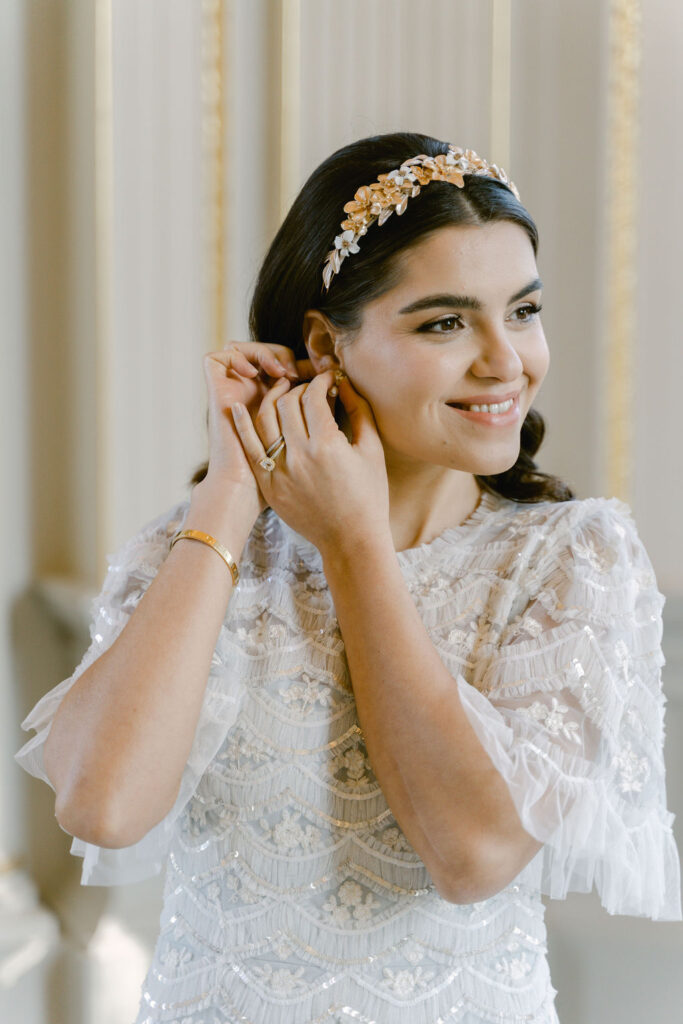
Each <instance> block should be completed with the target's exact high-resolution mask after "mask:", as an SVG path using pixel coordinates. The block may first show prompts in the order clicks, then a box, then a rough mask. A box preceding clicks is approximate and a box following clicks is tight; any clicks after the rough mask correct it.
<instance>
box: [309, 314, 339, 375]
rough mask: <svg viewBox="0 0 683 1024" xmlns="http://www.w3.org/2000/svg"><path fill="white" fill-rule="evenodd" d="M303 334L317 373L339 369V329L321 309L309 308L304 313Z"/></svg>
mask: <svg viewBox="0 0 683 1024" xmlns="http://www.w3.org/2000/svg"><path fill="white" fill-rule="evenodd" d="M303 336H304V342H305V344H306V349H307V351H308V355H309V358H310V360H311V362H312V364H313V369H314V371H315V372H316V373H324V372H325V370H337V369H339V365H340V364H339V359H338V358H337V351H336V349H337V339H338V336H339V335H338V331H337V330H336V328H334V327H333V326H332V324H331V323H330V321H329V320H328V319H327V317H326V316H325V314H324V313H321V312H320V310H319V309H308V310H306V312H305V313H304V323H303Z"/></svg>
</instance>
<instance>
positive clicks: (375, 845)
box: [17, 494, 681, 1024]
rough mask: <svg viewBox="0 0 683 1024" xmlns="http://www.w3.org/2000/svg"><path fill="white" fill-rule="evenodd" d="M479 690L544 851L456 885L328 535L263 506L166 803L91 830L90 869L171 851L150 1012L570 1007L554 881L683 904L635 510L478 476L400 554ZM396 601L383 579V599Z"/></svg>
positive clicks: (192, 1017) (319, 1017) (210, 1017)
mask: <svg viewBox="0 0 683 1024" xmlns="http://www.w3.org/2000/svg"><path fill="white" fill-rule="evenodd" d="M188 509H189V502H188V501H184V502H181V503H179V504H178V505H176V506H174V507H173V508H172V509H170V510H168V511H167V512H166V513H164V514H163V515H161V516H159V517H158V518H157V519H155V520H153V521H152V522H151V523H149V524H148V525H147V526H145V527H144V528H143V529H142V530H141V531H140V532H139V533H138V534H137V535H136V536H135V537H134V538H132V539H131V540H130V541H129V542H128V543H127V544H126V545H125V546H124V547H123V548H122V549H121V550H120V551H119V552H118V553H117V554H116V555H114V556H113V557H111V558H110V568H109V572H108V574H107V577H106V580H105V583H104V586H103V590H102V593H101V594H100V596H99V598H98V599H97V601H96V603H95V606H94V608H93V624H92V627H91V634H92V644H91V646H90V648H89V650H88V651H87V652H86V654H85V656H84V659H83V661H82V663H81V665H79V667H78V669H77V670H76V672H75V673H74V675H73V676H72V677H71V678H70V679H68V680H65V681H64V682H63V683H61V684H60V685H59V686H57V687H56V688H55V689H54V690H52V691H50V693H48V694H46V696H45V697H43V699H42V700H41V701H40V702H39V703H38V704H37V705H36V707H35V708H34V709H33V711H32V712H31V714H30V715H29V716H28V718H27V719H26V721H25V722H24V723H23V724H24V727H25V728H27V729H28V728H33V729H35V730H36V733H37V735H36V736H34V737H33V738H32V739H31V740H29V741H28V743H27V744H25V745H24V747H23V748H22V750H21V751H20V752H19V753H18V754H17V759H18V760H19V762H20V763H21V764H22V765H23V766H24V767H25V768H26V769H27V770H28V771H30V772H32V774H34V775H37V776H38V777H40V778H43V779H45V781H48V780H47V777H46V775H45V773H44V769H43V766H42V756H41V750H42V745H43V743H44V741H45V737H46V735H47V732H48V730H49V726H50V722H51V720H52V717H53V715H54V712H55V710H56V707H57V706H58V704H59V701H60V699H61V697H62V696H63V694H64V692H65V691H66V689H68V687H69V686H70V685H71V683H72V682H73V681H74V680H75V679H76V678H78V676H79V675H80V673H81V672H82V671H84V669H85V668H86V667H87V666H88V665H89V664H91V662H92V661H93V660H94V659H95V658H96V657H98V656H99V655H100V654H101V653H102V652H103V650H105V649H106V648H107V647H108V646H109V645H110V644H111V643H112V642H113V640H114V639H115V637H116V636H117V635H118V633H119V631H120V630H121V629H122V628H123V626H124V625H125V623H126V621H127V620H128V618H129V616H130V614H131V612H132V611H133V609H134V608H135V606H136V604H137V602H138V601H139V599H140V597H141V595H142V594H143V593H144V591H145V589H146V587H147V586H148V585H149V583H150V582H151V580H152V579H153V577H154V574H155V572H156V571H157V569H158V568H159V566H160V565H161V563H162V562H163V560H164V558H165V557H166V556H167V554H168V551H169V543H170V538H171V536H172V534H173V533H174V532H175V531H176V530H177V529H178V528H179V527H180V526H181V525H182V524H183V523H184V521H185V517H186V515H187V511H188ZM397 557H398V559H399V562H400V565H401V568H402V572H403V575H404V578H405V581H406V584H407V586H408V588H409V590H410V593H411V594H412V597H413V599H414V601H415V603H416V606H417V608H418V609H419V612H420V615H421V617H422V620H423V622H424V624H425V626H426V628H427V630H428V632H429V636H430V637H431V640H432V642H433V643H434V645H435V647H436V649H437V650H438V652H439V655H440V657H441V658H442V660H443V663H444V664H445V665H446V666H447V668H448V669H449V670H450V672H451V673H452V676H453V686H454V688H457V690H458V694H459V697H460V700H461V702H462V706H463V709H464V711H465V713H466V714H467V716H468V719H469V721H470V722H471V724H472V726H473V728H474V730H475V732H476V734H477V736H478V738H479V740H480V742H481V743H482V745H483V746H484V747H485V749H486V751H487V752H488V754H489V756H490V757H491V759H492V761H493V764H494V765H495V767H496V768H497V769H498V771H499V772H500V773H501V774H502V775H503V777H504V778H505V780H506V782H507V784H508V786H509V789H510V792H511V794H512V797H513V799H514V802H515V805H516V807H517V810H518V813H519V816H520V819H521V821H522V824H523V825H524V827H525V828H526V829H527V831H528V832H529V833H530V834H531V835H533V836H534V837H535V838H536V839H538V840H539V841H541V842H543V843H544V846H543V848H542V849H541V850H540V851H539V852H538V854H537V855H536V856H535V857H534V858H533V860H531V861H530V862H529V863H528V864H527V866H526V867H525V868H524V870H523V871H522V872H521V873H520V874H519V875H518V877H517V878H515V879H514V880H513V881H512V882H511V883H510V884H509V885H508V886H507V887H506V888H505V889H503V890H502V891H501V892H499V893H498V894H496V895H495V896H493V897H491V898H489V899H486V900H483V901H482V902H478V903H472V904H463V905H460V904H455V903H449V902H448V901H446V900H445V899H443V898H442V897H440V896H439V894H438V893H437V891H436V889H435V887H434V885H433V883H432V881H431V879H430V876H429V874H428V872H427V870H426V868H425V866H424V865H423V863H422V862H421V860H420V858H419V857H418V856H417V854H416V853H415V852H414V851H413V849H412V848H411V846H410V844H409V843H408V842H407V840H406V838H405V836H404V835H403V833H402V831H401V829H400V827H399V825H398V824H397V822H396V820H395V818H394V817H393V815H392V812H391V810H390V809H389V807H388V806H387V803H386V800H385V799H384V796H383V794H382V791H381V790H380V788H379V785H378V782H377V780H376V778H375V776H374V775H373V772H372V768H371V766H370V763H369V761H368V757H367V751H366V748H365V745H364V742H363V734H362V732H361V730H360V727H359V724H358V718H357V714H356V708H355V703H354V698H353V690H352V686H351V681H350V678H349V674H348V669H347V665H346V661H345V657H344V646H343V642H342V638H341V635H340V632H339V629H338V626H337V622H336V619H335V614H334V607H333V604H332V601H331V597H330V593H329V590H328V588H327V584H326V580H325V577H324V575H323V572H322V561H321V557H320V555H319V553H318V551H317V550H316V549H315V548H314V547H313V546H312V545H311V544H310V543H309V542H308V541H306V540H305V539H304V538H302V537H301V536H299V535H298V534H296V533H295V532H294V531H292V530H291V529H290V528H289V527H288V526H287V525H286V524H284V523H283V522H282V521H281V520H280V519H279V518H278V517H277V516H276V515H275V514H274V513H273V512H272V511H270V510H268V511H267V512H266V513H264V514H263V515H262V516H261V517H260V519H259V520H258V522H257V524H256V526H255V528H254V530H253V532H252V535H251V537H250V540H249V542H248V545H247V548H246V549H245V552H244V556H243V559H242V563H241V574H242V578H241V580H240V583H239V585H238V587H237V589H236V591H235V593H234V594H233V597H232V600H231V602H230V605H229V607H228V612H227V615H226V618H225V621H224V624H223V626H222V628H221V632H220V636H219V639H218V642H217V645H216V648H215V652H214V656H213V660H212V665H211V671H210V676H209V679H208V683H207V688H206V694H205V699H204V703H203V707H202V711H201V715H200V719H199V722H198V725H197V729H196V734H195V741H194V745H193V748H192V752H191V754H190V757H189V760H188V763H187V766H186V769H185V772H184V775H183V780H182V784H181V788H180V792H179V795H178V798H177V801H176V804H175V806H174V807H173V809H172V811H171V812H169V814H168V815H167V816H166V818H165V819H164V820H163V821H162V822H160V823H159V824H158V825H157V826H156V827H155V828H153V829H152V830H151V831H150V832H149V833H148V834H147V835H146V836H145V837H144V838H143V839H142V840H141V841H140V842H138V843H137V844H136V845H134V846H131V847H128V848H126V849H120V850H108V849H100V848H98V847H95V846H92V845H89V844H87V843H84V842H82V841H81V840H79V839H74V840H73V844H72V848H71V849H72V853H74V854H77V855H79V856H82V857H83V858H84V861H83V876H82V881H83V883H84V884H99V885H110V884H117V883H122V882H128V881H136V880H138V879H142V878H144V877H146V876H148V875H151V874H154V873H155V872H159V871H161V870H162V869H165V872H166V874H165V888H164V906H163V911H162V915H161V921H160V933H159V937H158V941H157V944H156V948H155V951H154V957H153V961H152V964H151V966H150V969H149V972H148V975H147V978H146V980H145V983H144V986H143V992H142V995H141V1002H140V1010H139V1014H138V1017H137V1019H136V1022H135V1024H161V1022H165V1024H170V1022H173V1024H238V1022H240V1024H313V1022H316V1024H350V1022H352V1021H353V1022H361V1024H371V1022H372V1024H456V1022H457V1024H493V1022H495V1024H522V1022H526V1024H557V1021H558V1017H557V1013H556V1010H555V1007H554V998H555V995H556V990H555V989H554V988H553V986H552V983H551V978H550V975H549V969H548V962H547V959H546V952H547V947H546V929H545V925H544V909H545V908H544V904H543V902H542V899H541V896H542V895H543V894H545V895H547V896H550V897H554V898H558V899H562V898H564V897H565V896H566V895H567V893H568V892H570V891H577V892H587V891H590V890H591V889H592V888H593V887H594V886H595V888H596V890H597V893H598V894H599V897H600V899H601V901H602V904H603V905H604V907H605V908H606V910H607V911H608V912H609V913H610V914H629V915H637V916H647V917H651V918H652V919H654V920H681V898H680V865H679V858H678V852H677V849H676V845H675V842H674V838H673V834H672V830H671V827H672V822H673V820H674V815H673V814H672V813H670V812H669V811H668V810H667V801H666V790H665V766H664V761H663V740H664V705H665V698H664V695H663V693H662V689H661V671H660V670H661V666H662V664H663V657H662V654H661V647H660V641H661V632H662V625H661V610H662V605H663V598H662V596H661V595H660V594H659V592H658V590H657V586H656V581H655V578H654V575H653V572H652V567H651V564H650V562H649V559H648V556H647V554H646V552H645V550H644V548H643V545H642V543H641V542H640V540H639V538H638V535H637V532H636V528H635V525H634V523H633V520H632V518H631V515H630V511H629V509H628V507H627V506H626V505H624V504H622V503H621V502H618V501H616V500H615V499H612V500H605V499H587V500H584V501H573V502H566V503H559V504H556V503H541V504H537V505H521V504H516V503H514V502H510V501H507V500H505V499H503V498H500V497H497V496H493V495H490V494H484V496H483V499H482V501H481V503H480V504H479V506H478V508H477V509H476V510H475V512H474V513H473V514H472V516H470V518H469V519H467V520H466V521H465V522H464V523H463V524H461V525H460V526H458V527H455V528H452V529H447V530H446V531H444V532H443V533H442V534H441V535H440V536H439V537H438V538H436V539H435V540H433V541H432V542H430V543H428V544H423V545H421V546H419V547H416V548H412V549H409V550H406V551H403V552H400V553H399V554H398V555H397ZM388 599H390V596H389V598H388Z"/></svg>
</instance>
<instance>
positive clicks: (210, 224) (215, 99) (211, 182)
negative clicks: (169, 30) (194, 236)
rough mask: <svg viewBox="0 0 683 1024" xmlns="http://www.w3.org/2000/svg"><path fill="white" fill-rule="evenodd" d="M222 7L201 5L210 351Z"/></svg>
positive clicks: (219, 215)
mask: <svg viewBox="0 0 683 1024" xmlns="http://www.w3.org/2000/svg"><path fill="white" fill-rule="evenodd" d="M224 21H225V10H224V2H223V0H203V4H202V107H203V110H202V143H203V148H204V174H205V184H204V188H205V195H206V206H205V215H204V229H205V232H206V239H207V267H206V270H207V282H208V283H207V288H208V306H209V332H208V333H209V339H210V341H209V350H210V351H216V350H218V349H221V348H223V346H224V344H225V340H226V339H225V246H226V235H225V232H226V223H225V71H224V61H225V38H224V36H225V33H224Z"/></svg>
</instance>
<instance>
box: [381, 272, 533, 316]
mask: <svg viewBox="0 0 683 1024" xmlns="http://www.w3.org/2000/svg"><path fill="white" fill-rule="evenodd" d="M542 287H543V282H542V281H541V279H540V277H537V278H536V280H535V281H531V282H530V283H529V284H527V285H525V286H524V288H520V289H519V291H518V292H515V294H514V295H511V296H510V298H509V299H508V305H509V304H510V303H511V302H516V301H517V299H523V298H524V296H525V295H528V294H529V292H535V291H538V289H539V288H542ZM434 306H450V307H452V308H454V309H482V308H483V307H482V304H481V302H480V301H479V299H475V298H473V297H472V296H471V295H451V294H450V293H448V292H445V293H442V294H440V295H425V297H424V298H423V299H416V301H415V302H411V303H410V304H409V305H408V306H404V307H403V309H399V315H403V314H405V313H417V312H418V311H419V310H421V309H432V308H433V307H434Z"/></svg>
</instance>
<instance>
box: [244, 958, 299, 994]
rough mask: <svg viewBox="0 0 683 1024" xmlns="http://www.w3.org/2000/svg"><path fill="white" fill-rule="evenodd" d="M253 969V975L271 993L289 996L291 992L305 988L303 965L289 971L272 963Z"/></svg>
mask: <svg viewBox="0 0 683 1024" xmlns="http://www.w3.org/2000/svg"><path fill="white" fill-rule="evenodd" d="M253 970H254V976H255V977H256V978H257V979H258V981H260V982H261V984H262V985H263V986H264V987H265V988H267V989H270V991H271V992H272V993H273V995H276V996H289V995H291V994H292V993H293V992H294V993H296V992H305V991H306V989H307V985H306V980H305V978H304V977H303V974H304V971H305V967H298V968H297V969H296V970H295V971H289V970H287V968H285V967H278V968H274V967H273V966H272V964H265V965H264V966H263V967H255V968H254V969H253Z"/></svg>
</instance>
